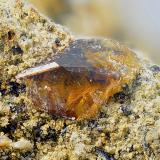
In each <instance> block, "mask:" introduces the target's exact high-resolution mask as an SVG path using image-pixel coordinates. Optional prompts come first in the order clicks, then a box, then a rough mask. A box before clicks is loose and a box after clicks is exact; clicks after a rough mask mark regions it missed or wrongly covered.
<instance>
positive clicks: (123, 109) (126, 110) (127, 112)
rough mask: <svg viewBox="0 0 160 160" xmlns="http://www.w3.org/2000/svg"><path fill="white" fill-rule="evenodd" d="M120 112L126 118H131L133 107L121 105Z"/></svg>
mask: <svg viewBox="0 0 160 160" xmlns="http://www.w3.org/2000/svg"><path fill="white" fill-rule="evenodd" d="M120 110H121V112H122V114H123V115H124V116H129V115H131V114H132V106H131V105H121V106H120Z"/></svg>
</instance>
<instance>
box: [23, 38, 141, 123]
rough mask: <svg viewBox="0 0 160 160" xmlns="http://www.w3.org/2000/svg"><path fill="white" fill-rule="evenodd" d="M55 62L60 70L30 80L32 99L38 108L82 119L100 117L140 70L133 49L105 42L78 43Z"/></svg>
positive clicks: (32, 77)
mask: <svg viewBox="0 0 160 160" xmlns="http://www.w3.org/2000/svg"><path fill="white" fill-rule="evenodd" d="M54 62H56V63H57V64H58V65H59V67H57V68H54V69H53V70H48V71H45V72H43V73H40V74H37V75H32V76H29V77H28V78H27V79H26V81H27V86H28V96H29V98H31V100H32V102H33V105H34V106H35V107H36V108H39V109H41V110H44V111H47V112H49V113H51V114H54V115H59V116H62V117H70V118H72V117H75V118H76V119H78V120H81V119H86V118H91V117H94V116H96V114H97V112H98V111H99V109H100V107H101V106H102V105H103V104H104V103H105V102H106V101H107V100H108V98H109V97H111V96H113V95H114V94H115V93H117V92H119V91H121V90H122V86H123V85H124V84H128V83H131V81H132V80H133V79H134V78H135V76H136V74H137V73H138V71H139V68H140V62H139V59H138V58H137V56H136V55H135V54H134V53H133V52H132V51H131V50H129V49H128V48H126V47H125V46H122V45H120V44H119V43H117V42H115V41H112V40H101V39H98V40H96V39H79V40H75V41H74V42H73V43H72V44H71V45H70V46H69V47H68V48H66V49H65V50H64V51H63V53H59V54H58V55H57V56H56V57H54ZM48 63H49V62H48ZM39 66H40V65H39Z"/></svg>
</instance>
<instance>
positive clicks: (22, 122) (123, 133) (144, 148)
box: [0, 0, 160, 160]
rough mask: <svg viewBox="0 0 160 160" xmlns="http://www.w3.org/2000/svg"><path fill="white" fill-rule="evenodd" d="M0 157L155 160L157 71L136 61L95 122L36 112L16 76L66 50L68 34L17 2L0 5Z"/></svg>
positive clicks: (159, 110) (159, 149)
mask: <svg viewBox="0 0 160 160" xmlns="http://www.w3.org/2000/svg"><path fill="white" fill-rule="evenodd" d="M0 16H1V19H0V159H2V160H7V159H9V160H10V159H11V160H18V159H19V160H22V159H26V160H79V159H85V160H86V159H88V160H96V159H98V160H100V159H106V160H113V159H117V160H129V159H133V160H134V159H135V160H137V159H139V160H152V159H154V160H159V159H160V146H159V144H160V67H159V66H157V65H152V64H151V63H149V62H146V61H143V60H141V65H142V68H141V70H140V73H139V74H138V75H137V77H136V79H135V80H134V81H133V82H132V84H130V85H126V86H124V87H123V91H121V92H119V93H117V94H115V95H114V96H113V97H112V98H110V99H109V101H108V102H107V104H105V105H104V106H102V109H101V111H100V112H99V114H98V115H97V116H96V117H94V118H93V119H89V120H83V121H75V120H69V119H64V118H59V117H55V116H52V115H49V114H47V113H44V112H40V111H37V110H35V109H34V108H33V107H32V104H31V103H30V100H29V99H28V98H27V97H26V85H25V81H20V80H16V79H15V76H16V75H17V73H19V72H20V71H22V70H24V69H26V68H28V67H31V66H34V65H36V63H39V62H41V61H43V60H44V59H47V58H50V57H52V56H53V55H54V54H56V53H57V52H58V51H63V49H64V48H65V47H66V46H68V45H69V43H70V42H71V41H72V37H71V35H70V34H69V33H68V32H67V31H66V29H64V28H63V27H61V26H59V25H56V24H55V23H53V22H50V20H49V19H47V18H45V17H44V16H42V15H40V14H39V13H38V12H37V11H36V10H35V9H34V8H33V7H31V6H30V5H28V4H24V3H23V2H22V1H20V0H8V1H5V0H0Z"/></svg>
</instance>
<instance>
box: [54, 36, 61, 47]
mask: <svg viewBox="0 0 160 160" xmlns="http://www.w3.org/2000/svg"><path fill="white" fill-rule="evenodd" d="M55 44H56V45H57V46H58V47H59V46H61V41H60V39H59V38H56V39H55Z"/></svg>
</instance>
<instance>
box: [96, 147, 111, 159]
mask: <svg viewBox="0 0 160 160" xmlns="http://www.w3.org/2000/svg"><path fill="white" fill-rule="evenodd" d="M95 152H96V154H97V155H99V156H100V157H101V158H102V159H104V160H114V158H112V157H111V155H109V154H108V153H107V152H105V151H104V150H103V149H102V148H98V147H96V148H95Z"/></svg>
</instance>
